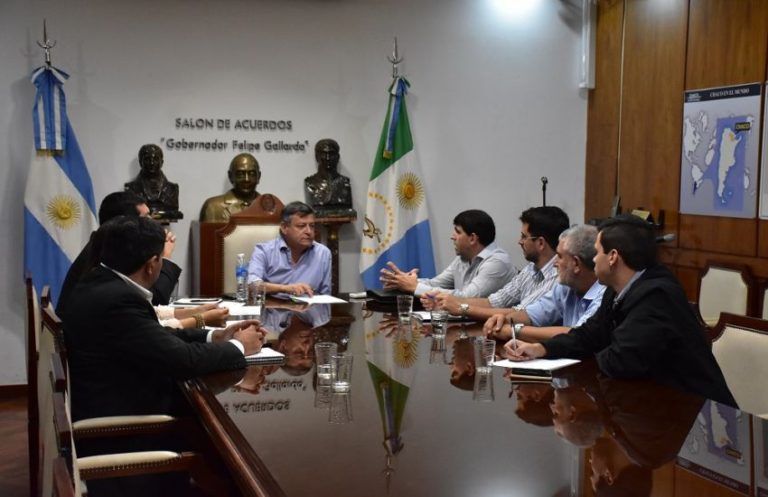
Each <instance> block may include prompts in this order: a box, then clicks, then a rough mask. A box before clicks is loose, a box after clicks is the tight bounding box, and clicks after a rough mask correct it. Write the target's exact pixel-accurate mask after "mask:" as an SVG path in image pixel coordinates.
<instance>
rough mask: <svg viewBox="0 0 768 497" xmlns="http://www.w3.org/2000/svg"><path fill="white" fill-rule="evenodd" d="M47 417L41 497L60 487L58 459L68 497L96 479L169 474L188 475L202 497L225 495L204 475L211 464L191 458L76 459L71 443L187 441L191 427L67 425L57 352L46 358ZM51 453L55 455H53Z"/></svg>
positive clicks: (151, 419)
mask: <svg viewBox="0 0 768 497" xmlns="http://www.w3.org/2000/svg"><path fill="white" fill-rule="evenodd" d="M49 363H50V378H49V380H50V384H51V396H52V402H51V406H52V409H51V416H50V417H49V418H48V419H44V418H43V424H44V432H45V435H44V447H45V450H44V452H43V454H44V455H43V460H42V465H43V495H52V494H54V493H55V492H56V491H57V490H56V489H57V488H58V487H59V486H60V485H61V482H60V481H58V480H59V479H60V477H61V475H60V473H61V468H57V465H59V466H60V465H61V463H59V462H57V459H59V458H63V459H64V462H65V466H66V469H67V472H68V474H69V476H70V480H69V482H68V483H69V484H71V490H72V493H73V495H76V496H80V495H83V493H84V492H83V486H82V485H81V481H87V480H91V479H98V478H116V477H125V476H136V475H146V474H154V473H170V472H176V471H185V472H187V473H189V474H190V475H191V476H192V477H193V478H194V479H195V481H196V482H197V483H198V484H199V486H200V487H201V489H203V490H204V492H205V493H206V494H208V495H212V496H218V495H221V496H224V495H227V494H228V485H227V483H226V482H225V481H223V480H221V479H220V478H219V477H218V476H216V475H215V474H214V472H213V471H212V470H211V469H210V468H211V464H209V462H208V461H206V460H205V458H204V457H203V456H202V455H200V454H198V453H196V452H176V451H169V450H151V451H141V452H128V453H111V454H99V455H94V456H87V457H78V456H77V451H76V448H75V442H76V441H77V440H83V439H85V438H104V437H110V438H115V437H136V436H144V435H152V434H159V433H167V432H168V431H169V430H175V431H177V432H179V434H178V436H179V437H185V438H189V437H193V438H194V433H193V430H192V426H191V425H185V424H184V423H182V422H181V421H177V420H176V419H175V418H173V417H171V416H165V415H146V416H111V417H103V418H91V419H85V420H80V421H76V422H74V423H72V422H71V418H70V404H69V393H68V391H69V385H68V381H67V380H68V376H67V375H66V373H65V369H64V365H63V363H62V356H61V354H60V353H59V351H58V350H56V351H54V352H53V353H52V354H51V355H50V361H49ZM54 448H55V449H54Z"/></svg>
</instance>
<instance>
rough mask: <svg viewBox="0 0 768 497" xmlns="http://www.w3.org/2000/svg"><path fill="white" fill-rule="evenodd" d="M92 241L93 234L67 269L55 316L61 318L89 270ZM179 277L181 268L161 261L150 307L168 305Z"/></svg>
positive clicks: (165, 260) (169, 262) (152, 289)
mask: <svg viewBox="0 0 768 497" xmlns="http://www.w3.org/2000/svg"><path fill="white" fill-rule="evenodd" d="M92 240H93V234H91V240H88V243H87V244H86V245H85V247H83V250H81V251H80V254H79V255H78V256H77V259H75V261H74V262H73V263H72V265H71V266H70V267H69V271H67V276H66V277H65V278H64V284H62V285H61V291H60V292H59V299H58V302H57V304H56V314H57V315H58V316H59V317H61V316H62V315H64V311H65V309H66V306H67V300H69V297H70V296H71V295H72V290H74V288H75V285H77V283H78V282H79V281H80V279H82V277H83V276H84V275H85V273H86V272H87V271H88V269H90V264H91V262H90V258H91V241H92ZM179 275H181V268H180V267H179V266H177V265H176V264H174V263H173V262H171V261H169V260H168V259H163V267H162V268H161V269H160V277H159V278H157V281H156V282H155V284H154V285H152V288H150V291H151V292H152V305H168V302H169V301H170V300H171V294H172V293H173V289H174V288H176V284H177V283H178V282H179Z"/></svg>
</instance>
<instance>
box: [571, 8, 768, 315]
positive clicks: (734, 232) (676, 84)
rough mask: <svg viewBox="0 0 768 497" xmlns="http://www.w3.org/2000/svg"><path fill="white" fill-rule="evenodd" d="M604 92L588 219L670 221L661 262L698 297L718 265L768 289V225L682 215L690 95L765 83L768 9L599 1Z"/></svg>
mask: <svg viewBox="0 0 768 497" xmlns="http://www.w3.org/2000/svg"><path fill="white" fill-rule="evenodd" d="M596 50H597V52H596V60H597V67H596V87H595V89H594V90H592V91H591V93H590V97H589V107H588V123H587V157H586V199H587V200H586V205H585V209H584V212H585V216H586V217H587V218H588V219H589V218H600V217H606V216H607V215H608V214H609V212H610V206H611V202H612V199H613V197H614V195H617V194H618V195H620V197H621V204H622V206H623V207H624V210H625V211H627V210H631V209H633V208H636V207H640V206H642V207H644V208H646V209H650V210H651V211H652V212H653V213H654V215H657V213H658V212H659V209H664V211H665V214H666V220H665V227H664V232H665V233H675V234H676V235H677V240H676V241H674V242H671V243H665V244H664V246H663V247H662V249H661V260H662V261H663V262H664V263H666V264H668V265H669V266H671V267H672V268H673V269H674V270H675V272H676V273H677V275H678V277H679V278H680V280H681V282H682V283H683V285H684V286H685V288H686V291H687V292H688V296H689V298H690V299H692V300H695V299H696V298H697V297H698V295H697V294H698V285H697V282H698V275H699V272H700V270H702V269H703V268H705V267H706V266H707V264H708V263H709V262H724V263H729V264H743V265H746V266H747V267H749V268H750V270H751V271H752V274H753V275H754V276H755V277H756V278H757V281H758V282H761V286H762V285H764V282H765V280H768V221H759V220H758V219H736V218H722V217H712V216H692V215H681V214H679V205H680V159H681V145H682V118H683V92H684V91H686V90H692V89H697V88H707V87H713V86H727V85H734V84H743V83H752V82H764V81H765V80H766V67H767V66H768V63H767V62H768V60H767V54H766V51H767V50H768V1H765V0H598V20H597V45H596Z"/></svg>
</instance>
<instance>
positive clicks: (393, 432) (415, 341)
mask: <svg viewBox="0 0 768 497" xmlns="http://www.w3.org/2000/svg"><path fill="white" fill-rule="evenodd" d="M374 316H376V317H375V318H370V317H369V318H367V319H366V320H365V324H364V329H365V330H366V333H365V355H366V360H367V361H368V372H369V373H370V375H371V382H372V383H373V389H374V392H375V393H376V400H377V401H378V405H379V415H380V416H381V425H382V430H383V432H384V440H383V442H382V444H383V446H384V450H385V456H386V464H385V470H384V471H385V475H386V477H387V484H389V478H390V477H391V476H392V474H393V473H394V467H393V457H394V456H395V455H397V453H398V452H400V451H401V450H402V449H403V447H404V445H405V444H404V443H403V440H402V437H401V436H400V430H401V426H402V421H403V414H404V412H405V404H406V402H407V401H408V393H409V392H410V390H411V383H413V379H414V376H415V374H416V368H415V365H416V364H417V362H418V361H417V359H418V351H419V341H420V338H421V334H420V333H419V332H418V331H416V330H413V329H411V328H410V327H407V328H406V327H399V328H398V330H397V331H396V332H395V333H394V335H393V336H389V337H387V336H385V335H386V334H387V331H386V329H384V327H383V326H382V322H381V319H382V316H383V315H382V314H376V315H374Z"/></svg>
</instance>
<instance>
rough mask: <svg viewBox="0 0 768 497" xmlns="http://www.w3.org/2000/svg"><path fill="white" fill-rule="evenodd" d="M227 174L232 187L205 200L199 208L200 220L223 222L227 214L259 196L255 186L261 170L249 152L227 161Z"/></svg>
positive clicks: (257, 183) (234, 211)
mask: <svg viewBox="0 0 768 497" xmlns="http://www.w3.org/2000/svg"><path fill="white" fill-rule="evenodd" d="M227 176H228V177H229V182H230V183H232V189H231V190H229V191H228V192H226V193H224V194H222V195H216V196H215V197H211V198H209V199H208V200H206V201H205V203H204V204H203V208H202V209H201V210H200V221H202V222H206V223H225V222H227V221H229V216H231V215H232V214H234V213H236V212H240V211H241V210H243V209H245V208H246V207H248V206H249V205H251V203H252V202H253V201H254V200H255V199H256V197H258V196H259V192H257V191H256V187H257V186H258V185H259V180H260V179H261V170H260V169H259V163H258V161H257V160H256V158H255V157H254V156H252V155H251V154H239V155H236V156H235V158H234V159H232V162H230V163H229V172H228V173H227Z"/></svg>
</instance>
